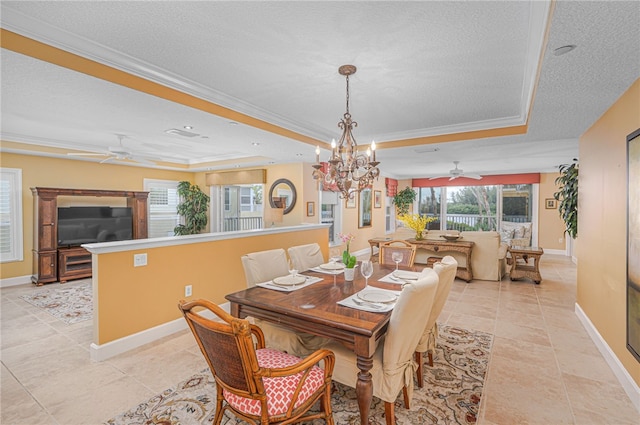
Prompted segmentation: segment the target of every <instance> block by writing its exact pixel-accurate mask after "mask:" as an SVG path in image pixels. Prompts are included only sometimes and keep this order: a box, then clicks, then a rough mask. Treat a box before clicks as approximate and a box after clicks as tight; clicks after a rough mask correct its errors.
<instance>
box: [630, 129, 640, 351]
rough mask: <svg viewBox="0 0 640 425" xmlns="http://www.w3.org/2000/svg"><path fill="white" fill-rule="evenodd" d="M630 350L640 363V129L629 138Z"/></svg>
mask: <svg viewBox="0 0 640 425" xmlns="http://www.w3.org/2000/svg"><path fill="white" fill-rule="evenodd" d="M627 182H628V183H627V184H628V192H627V349H628V350H629V352H630V353H631V354H633V356H634V357H635V358H636V360H638V361H640V196H639V195H638V194H639V193H640V128H639V129H637V130H636V131H634V132H633V133H631V134H629V135H628V136H627Z"/></svg>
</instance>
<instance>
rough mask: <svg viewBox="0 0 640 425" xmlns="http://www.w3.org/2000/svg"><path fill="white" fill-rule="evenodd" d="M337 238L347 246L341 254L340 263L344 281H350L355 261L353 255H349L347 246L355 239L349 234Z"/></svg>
mask: <svg viewBox="0 0 640 425" xmlns="http://www.w3.org/2000/svg"><path fill="white" fill-rule="evenodd" d="M339 236H340V239H342V242H344V243H346V244H347V247H346V248H345V250H344V251H343V252H342V262H343V263H344V280H348V281H351V280H353V279H354V277H355V267H356V262H357V259H356V256H355V255H351V252H350V251H349V245H350V244H351V241H352V240H354V239H355V238H356V237H355V236H353V235H352V234H351V233H349V234H347V235H345V234H344V233H340V235H339Z"/></svg>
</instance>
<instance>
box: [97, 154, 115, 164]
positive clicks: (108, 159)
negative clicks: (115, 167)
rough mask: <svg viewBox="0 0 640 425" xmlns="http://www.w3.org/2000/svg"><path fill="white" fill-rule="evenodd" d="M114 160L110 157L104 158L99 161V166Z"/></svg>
mask: <svg viewBox="0 0 640 425" xmlns="http://www.w3.org/2000/svg"><path fill="white" fill-rule="evenodd" d="M114 158H115V156H110V157H108V158H105V159H103V160H102V161H100V164H104V163H106V162H109V161H111V160H112V159H114Z"/></svg>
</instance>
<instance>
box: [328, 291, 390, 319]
mask: <svg viewBox="0 0 640 425" xmlns="http://www.w3.org/2000/svg"><path fill="white" fill-rule="evenodd" d="M377 290H379V291H384V292H390V293H392V294H394V295H396V296H400V291H388V290H386V289H377ZM354 298H356V299H359V298H358V294H357V293H356V294H353V295H351V296H350V297H347V298H345V299H343V300H340V301H338V304H339V305H341V306H344V307H349V308H355V309H357V310H363V311H370V312H372V313H386V312H388V311H391V310H393V307H395V305H396V301H397V300H396V301H394V302H390V303H370V302H366V301H362V302H360V303H356V302H355V301H354V300H353V299H354Z"/></svg>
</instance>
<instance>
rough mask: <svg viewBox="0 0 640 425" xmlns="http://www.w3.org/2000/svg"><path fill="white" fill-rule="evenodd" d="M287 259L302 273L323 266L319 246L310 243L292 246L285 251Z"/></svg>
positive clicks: (322, 257)
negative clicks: (287, 255)
mask: <svg viewBox="0 0 640 425" xmlns="http://www.w3.org/2000/svg"><path fill="white" fill-rule="evenodd" d="M287 252H288V253H289V258H291V261H293V265H294V266H295V267H296V269H297V270H300V271H304V270H309V269H310V268H313V267H317V266H319V265H320V264H323V263H324V262H325V261H324V256H323V255H322V251H321V250H320V245H318V244H317V243H310V244H306V245H298V246H292V247H290V248H289V249H287Z"/></svg>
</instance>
